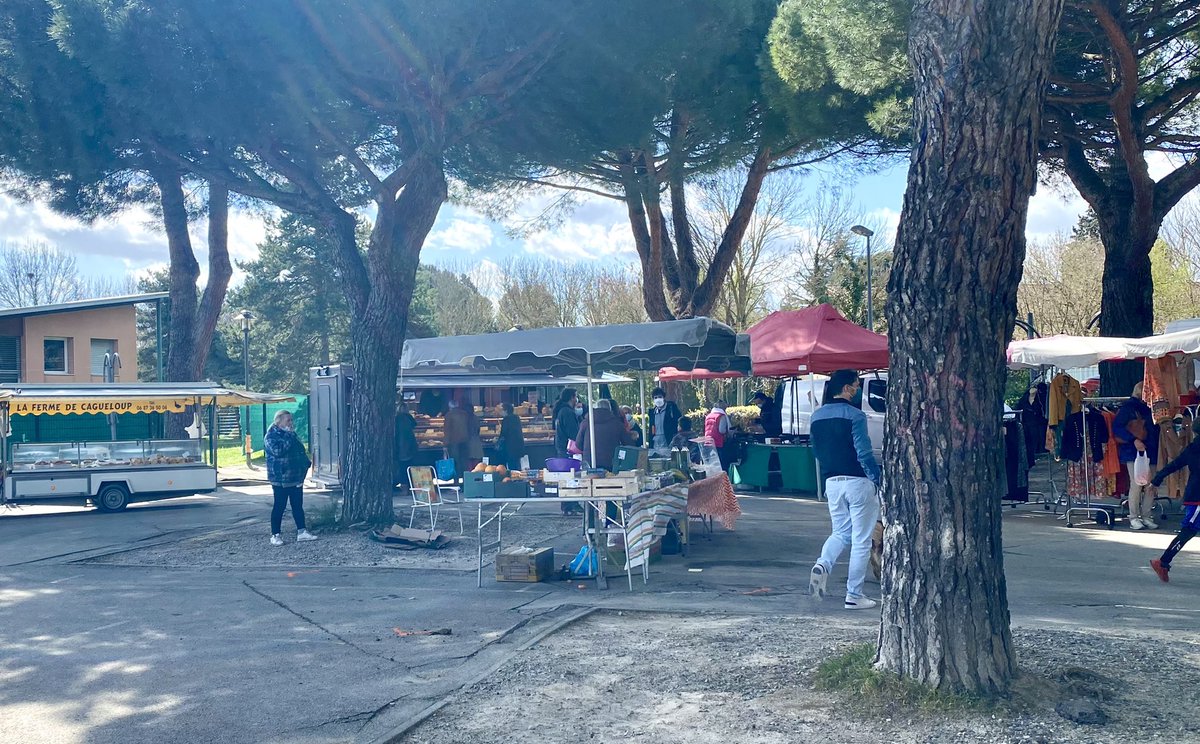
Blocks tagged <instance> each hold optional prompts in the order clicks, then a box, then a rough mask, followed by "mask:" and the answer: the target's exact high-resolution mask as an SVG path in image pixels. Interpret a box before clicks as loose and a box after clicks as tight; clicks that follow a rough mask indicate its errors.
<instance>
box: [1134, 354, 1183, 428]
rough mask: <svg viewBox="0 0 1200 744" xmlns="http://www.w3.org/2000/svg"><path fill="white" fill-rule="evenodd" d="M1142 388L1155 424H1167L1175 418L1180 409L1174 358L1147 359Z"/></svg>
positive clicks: (1177, 377) (1177, 375)
mask: <svg viewBox="0 0 1200 744" xmlns="http://www.w3.org/2000/svg"><path fill="white" fill-rule="evenodd" d="M1142 388H1143V390H1142V397H1143V398H1145V400H1146V402H1147V403H1148V404H1149V407H1150V410H1151V412H1152V413H1151V416H1152V418H1153V421H1154V423H1156V424H1165V423H1167V422H1169V421H1170V420H1171V419H1172V418H1174V417H1175V409H1176V408H1178V407H1179V374H1178V370H1177V368H1176V364H1175V360H1174V359H1173V358H1171V357H1169V356H1165V357H1162V358H1161V359H1147V360H1146V371H1145V374H1144V376H1143V378H1142Z"/></svg>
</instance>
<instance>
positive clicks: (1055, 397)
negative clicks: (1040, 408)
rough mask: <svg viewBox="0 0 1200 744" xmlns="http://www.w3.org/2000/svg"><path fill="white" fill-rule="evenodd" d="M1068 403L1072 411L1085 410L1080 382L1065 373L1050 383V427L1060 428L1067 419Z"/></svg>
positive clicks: (1048, 416)
mask: <svg viewBox="0 0 1200 744" xmlns="http://www.w3.org/2000/svg"><path fill="white" fill-rule="evenodd" d="M1068 403H1070V404H1071V408H1070V410H1072V411H1081V410H1083V388H1081V387H1079V381H1078V380H1076V379H1075V378H1074V377H1071V376H1070V375H1068V374H1067V373H1066V372H1063V373H1061V374H1059V375H1057V376H1055V378H1054V379H1053V380H1051V381H1050V410H1049V412H1048V414H1047V419H1048V423H1049V424H1050V426H1058V424H1059V423H1061V422H1062V421H1063V419H1065V418H1066V417H1067V415H1068V413H1067V404H1068Z"/></svg>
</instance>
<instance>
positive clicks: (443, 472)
mask: <svg viewBox="0 0 1200 744" xmlns="http://www.w3.org/2000/svg"><path fill="white" fill-rule="evenodd" d="M433 472H435V473H437V477H438V480H444V481H452V480H454V478H455V476H457V475H458V473H456V472H455V471H454V460H438V461H437V462H435V463H434V464H433Z"/></svg>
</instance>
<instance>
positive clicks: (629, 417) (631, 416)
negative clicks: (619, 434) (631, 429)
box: [625, 413, 633, 424]
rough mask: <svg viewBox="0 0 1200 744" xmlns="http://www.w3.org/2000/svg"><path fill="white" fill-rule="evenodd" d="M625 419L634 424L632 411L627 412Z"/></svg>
mask: <svg viewBox="0 0 1200 744" xmlns="http://www.w3.org/2000/svg"><path fill="white" fill-rule="evenodd" d="M625 420H626V421H628V422H629V423H631V424H632V423H633V414H632V413H627V414H625Z"/></svg>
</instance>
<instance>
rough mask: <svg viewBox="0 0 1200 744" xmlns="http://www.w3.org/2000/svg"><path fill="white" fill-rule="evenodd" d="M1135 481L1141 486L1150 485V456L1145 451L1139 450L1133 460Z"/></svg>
mask: <svg viewBox="0 0 1200 744" xmlns="http://www.w3.org/2000/svg"><path fill="white" fill-rule="evenodd" d="M1133 482H1134V483H1136V484H1138V485H1139V486H1148V485H1150V458H1149V457H1148V456H1147V455H1146V453H1145V452H1139V453H1138V455H1137V459H1136V460H1134V461H1133Z"/></svg>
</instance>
